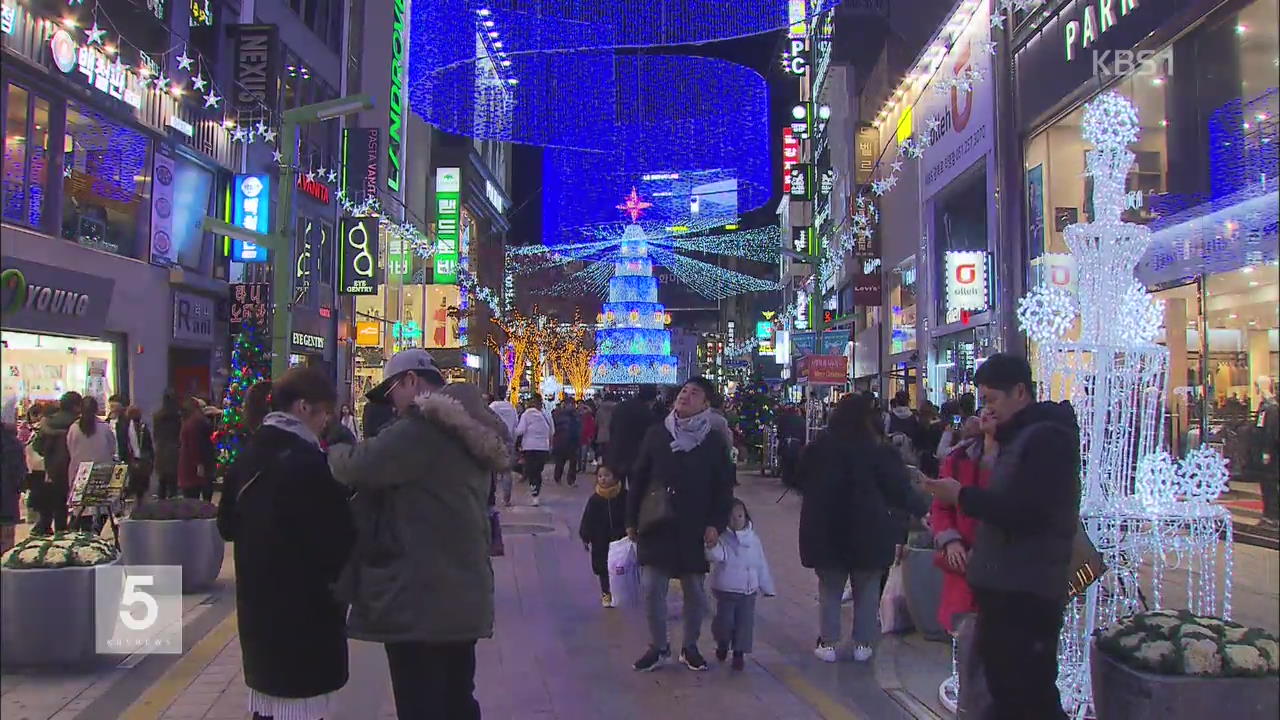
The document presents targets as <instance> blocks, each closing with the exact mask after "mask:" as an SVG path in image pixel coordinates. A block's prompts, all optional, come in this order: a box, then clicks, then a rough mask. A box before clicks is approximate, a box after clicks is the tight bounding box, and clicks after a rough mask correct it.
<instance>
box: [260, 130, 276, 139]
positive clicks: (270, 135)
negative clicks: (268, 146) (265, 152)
mask: <svg viewBox="0 0 1280 720" xmlns="http://www.w3.org/2000/svg"><path fill="white" fill-rule="evenodd" d="M276 134H277V133H276V131H275V130H273V129H271V128H267V130H266V131H265V132H263V133H262V139H263V140H265V141H267V142H275V141H276Z"/></svg>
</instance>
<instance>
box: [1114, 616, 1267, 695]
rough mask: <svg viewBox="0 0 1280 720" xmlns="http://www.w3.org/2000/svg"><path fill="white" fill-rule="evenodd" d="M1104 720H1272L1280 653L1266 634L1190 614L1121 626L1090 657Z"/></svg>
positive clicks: (1135, 619)
mask: <svg viewBox="0 0 1280 720" xmlns="http://www.w3.org/2000/svg"><path fill="white" fill-rule="evenodd" d="M1091 661H1092V674H1093V702H1094V707H1095V709H1096V712H1097V717H1098V720H1182V719H1183V718H1186V719H1187V720H1191V719H1192V718H1196V719H1197V720H1198V719H1200V718H1210V717H1221V718H1242V719H1243V718H1274V717H1277V716H1278V715H1280V675H1278V674H1277V672H1278V671H1280V645H1278V644H1277V642H1276V638H1275V637H1274V636H1272V635H1271V634H1269V633H1267V632H1266V631H1264V630H1260V629H1257V628H1247V627H1244V626H1243V625H1240V624H1238V623H1233V622H1228V621H1225V620H1221V619H1219V618H1212V617H1201V616H1198V615H1192V614H1191V613H1190V612H1187V611H1185V610H1156V611H1152V612H1146V613H1139V614H1137V615H1132V616H1129V617H1126V618H1123V619H1121V620H1120V621H1119V622H1117V623H1116V624H1115V625H1112V626H1111V627H1109V628H1106V629H1105V630H1103V631H1102V632H1101V633H1099V634H1098V635H1097V637H1096V639H1095V640H1094V643H1093V649H1092V655H1091Z"/></svg>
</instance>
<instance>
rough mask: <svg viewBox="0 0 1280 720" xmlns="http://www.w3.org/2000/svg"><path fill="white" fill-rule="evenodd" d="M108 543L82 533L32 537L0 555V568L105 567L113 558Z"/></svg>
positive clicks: (114, 553) (112, 548) (111, 545)
mask: <svg viewBox="0 0 1280 720" xmlns="http://www.w3.org/2000/svg"><path fill="white" fill-rule="evenodd" d="M117 554H118V553H117V552H116V547H115V545H113V544H112V543H111V542H110V541H108V540H103V539H102V538H100V537H98V536H96V535H91V534H89V533H84V532H59V533H54V534H52V535H32V536H31V537H28V538H27V539H25V540H23V541H22V542H20V543H18V544H17V545H14V546H13V547H12V548H10V549H9V550H8V551H7V552H6V553H5V554H4V555H0V567H5V568H8V569H10V570H54V569H57V568H65V567H92V566H94V565H105V564H107V563H109V562H112V561H113V560H115V559H116V556H117Z"/></svg>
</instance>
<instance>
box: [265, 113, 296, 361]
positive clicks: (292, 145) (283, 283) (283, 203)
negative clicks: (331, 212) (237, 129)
mask: <svg viewBox="0 0 1280 720" xmlns="http://www.w3.org/2000/svg"><path fill="white" fill-rule="evenodd" d="M280 144H281V160H280V163H281V167H280V183H279V185H277V187H276V222H275V230H274V232H272V234H273V235H275V236H276V239H277V242H276V243H275V247H274V248H272V253H273V257H272V260H271V306H272V314H271V377H273V378H278V377H280V376H281V375H283V374H284V372H285V371H286V370H288V369H289V350H290V349H291V348H290V343H289V339H290V338H291V337H292V334H293V333H292V331H293V282H292V281H293V273H291V272H290V267H291V266H292V264H293V263H292V262H291V260H292V256H293V244H292V243H291V242H290V235H291V233H290V231H289V230H290V228H292V227H293V218H292V217H291V216H292V214H293V183H294V169H293V163H294V161H295V160H296V159H297V155H298V124H297V123H296V122H293V121H292V120H291V119H290V118H289V116H288V114H287V113H286V114H285V116H284V118H283V120H282V122H281V125H280Z"/></svg>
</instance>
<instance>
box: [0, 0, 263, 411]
mask: <svg viewBox="0 0 1280 720" xmlns="http://www.w3.org/2000/svg"><path fill="white" fill-rule="evenodd" d="M206 10H207V12H206ZM223 10H224V8H223V7H222V6H221V5H216V7H215V4H214V3H207V4H199V3H193V4H190V6H189V5H188V4H187V3H179V2H174V3H151V4H150V5H138V4H135V3H130V2H120V1H118V0H117V1H112V0H103V1H102V2H99V3H96V4H95V5H94V6H93V7H86V6H81V5H77V6H67V7H58V8H56V9H55V8H52V7H51V6H48V4H43V3H34V4H33V3H17V2H13V0H5V1H4V3H3V15H2V16H0V34H2V35H3V40H4V42H3V67H4V73H3V76H4V80H3V83H2V87H0V104H2V108H0V123H2V124H3V128H2V130H3V136H4V138H5V146H4V155H3V188H2V189H3V194H2V199H0V205H2V206H3V251H2V257H0V270H3V273H4V276H5V281H4V283H3V284H4V290H3V293H4V298H3V307H4V314H3V331H2V332H0V341H2V343H3V358H4V363H5V365H6V372H5V373H4V384H3V393H4V398H5V400H6V402H7V401H8V400H9V399H10V398H16V399H17V401H18V402H19V404H20V405H22V406H25V405H27V404H29V403H31V402H35V401H48V400H56V399H57V397H58V396H60V395H61V394H62V393H64V392H66V391H71V390H74V391H78V392H82V393H84V394H86V395H91V396H94V397H96V398H97V399H98V400H99V401H100V402H101V404H102V405H103V406H104V407H105V404H106V399H107V397H108V396H110V395H112V394H117V393H119V394H124V395H127V396H129V398H130V399H131V401H132V402H133V403H134V404H137V405H139V406H140V407H142V408H143V409H144V411H145V412H147V413H148V414H149V413H150V412H152V411H154V410H155V409H156V408H157V407H158V406H159V403H160V398H161V395H162V393H163V392H164V390H165V388H166V387H173V388H175V389H176V390H178V391H179V392H180V393H182V394H184V395H195V396H198V397H201V398H204V399H206V400H215V401H216V399H217V398H220V396H221V393H222V391H223V387H224V385H225V380H226V376H227V352H226V341H227V334H228V325H227V303H226V298H227V279H228V267H227V263H226V260H225V257H223V256H222V255H221V254H220V253H219V252H217V245H218V244H217V243H216V242H215V240H214V238H213V236H212V235H210V234H209V233H205V232H203V231H202V230H201V227H200V223H201V221H202V220H203V218H204V217H205V216H206V215H214V216H221V215H223V214H224V213H225V211H226V209H227V208H226V196H227V192H228V189H229V188H230V186H231V184H232V181H233V172H234V171H235V170H236V169H238V165H239V161H238V154H237V152H236V148H235V147H234V146H233V144H232V138H231V135H230V133H229V132H228V130H227V128H226V127H224V123H225V121H226V119H227V118H226V114H225V112H224V111H223V109H222V108H220V107H216V106H213V105H212V104H207V103H206V101H205V100H204V98H203V96H202V93H201V92H200V91H199V89H198V87H197V86H200V85H203V86H204V87H205V89H206V91H207V90H208V89H213V90H214V91H215V92H216V93H217V94H218V95H222V94H224V93H225V92H226V89H227V88H229V87H230V82H231V74H230V67H231V57H230V54H229V50H228V45H227V43H226V42H225V41H224V39H223V32H224V31H225V28H226V25H227V24H228V23H230V22H234V19H235V18H234V16H229V15H228V14H227V13H226V12H223Z"/></svg>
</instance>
